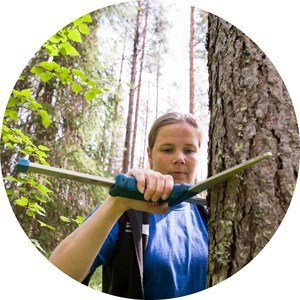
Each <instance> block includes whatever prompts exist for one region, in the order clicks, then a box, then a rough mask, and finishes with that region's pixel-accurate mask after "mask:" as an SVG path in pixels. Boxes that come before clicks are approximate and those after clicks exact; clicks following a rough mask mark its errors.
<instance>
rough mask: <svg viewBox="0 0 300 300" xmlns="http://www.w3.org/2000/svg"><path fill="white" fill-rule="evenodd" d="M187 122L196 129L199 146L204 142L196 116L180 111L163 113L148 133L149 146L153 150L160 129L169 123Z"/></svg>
mask: <svg viewBox="0 0 300 300" xmlns="http://www.w3.org/2000/svg"><path fill="white" fill-rule="evenodd" d="M178 123H186V124H188V125H190V126H192V127H193V128H195V129H196V132H197V137H198V140H199V148H200V146H201V142H202V132H201V129H200V126H199V124H198V121H197V119H196V118H195V116H193V115H191V114H183V113H179V112H170V113H166V114H164V115H162V116H161V117H159V118H158V119H156V120H155V122H154V123H153V125H152V127H151V129H150V131H149V135H148V147H149V149H150V151H152V149H153V146H154V143H155V140H156V137H157V134H158V132H159V130H160V129H161V128H162V127H164V126H166V125H169V124H178Z"/></svg>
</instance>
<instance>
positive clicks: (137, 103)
mask: <svg viewBox="0 0 300 300" xmlns="http://www.w3.org/2000/svg"><path fill="white" fill-rule="evenodd" d="M148 14H149V0H147V2H146V15H145V26H144V32H143V43H142V55H141V60H140V71H139V82H138V87H137V96H136V106H135V117H134V128H133V138H132V145H131V164H130V166H131V168H132V167H133V165H134V154H135V143H136V132H137V124H138V121H139V110H140V107H139V106H140V97H141V88H142V74H143V65H144V56H145V46H146V35H147V25H148Z"/></svg>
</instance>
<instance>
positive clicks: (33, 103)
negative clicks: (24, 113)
mask: <svg viewBox="0 0 300 300" xmlns="http://www.w3.org/2000/svg"><path fill="white" fill-rule="evenodd" d="M42 107H43V106H42V105H41V104H39V103H38V102H36V101H35V100H31V101H30V103H29V105H28V108H30V109H32V110H38V109H39V108H42Z"/></svg>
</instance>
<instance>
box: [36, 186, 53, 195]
mask: <svg viewBox="0 0 300 300" xmlns="http://www.w3.org/2000/svg"><path fill="white" fill-rule="evenodd" d="M37 189H38V190H39V191H40V192H41V193H42V194H43V195H46V196H48V193H51V192H52V191H51V190H49V189H48V188H47V187H45V186H44V185H42V184H39V185H38V186H37Z"/></svg>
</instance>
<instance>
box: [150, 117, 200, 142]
mask: <svg viewBox="0 0 300 300" xmlns="http://www.w3.org/2000/svg"><path fill="white" fill-rule="evenodd" d="M174 143H176V144H177V143H180V144H195V145H198V144H199V135H198V132H197V130H196V129H195V128H194V127H192V126H191V125H189V124H187V123H185V122H180V123H175V124H168V125H165V126H163V127H161V128H160V129H159V131H158V133H157V136H156V139H155V142H154V144H174Z"/></svg>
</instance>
